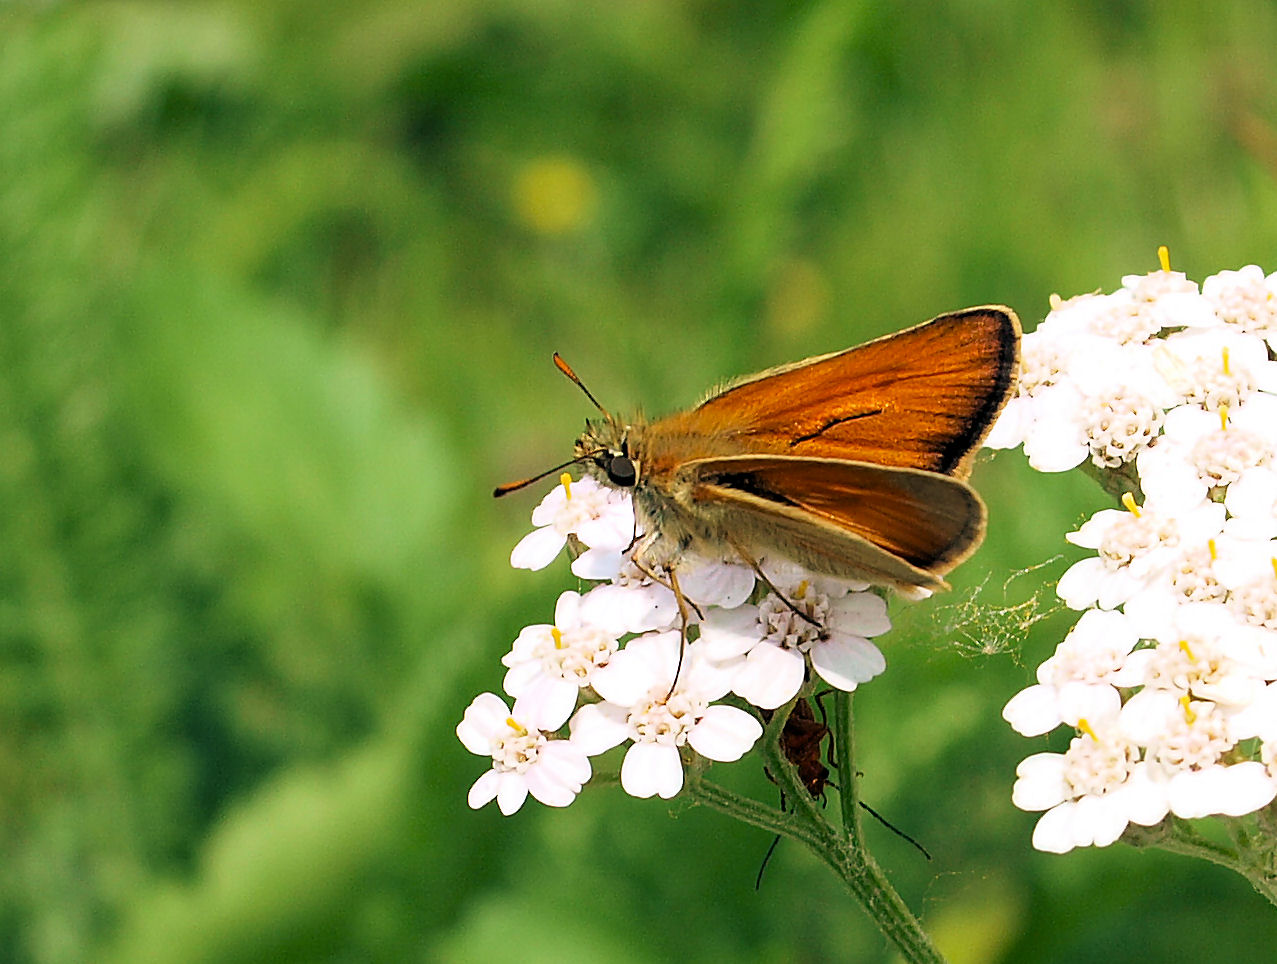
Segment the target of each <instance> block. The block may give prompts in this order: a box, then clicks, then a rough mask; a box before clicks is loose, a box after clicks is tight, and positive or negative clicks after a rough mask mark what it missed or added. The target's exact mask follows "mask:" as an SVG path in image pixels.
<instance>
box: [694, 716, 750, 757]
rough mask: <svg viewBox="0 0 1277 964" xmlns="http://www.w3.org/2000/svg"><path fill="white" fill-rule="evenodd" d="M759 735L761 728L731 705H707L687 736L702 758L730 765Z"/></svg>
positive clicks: (746, 751)
mask: <svg viewBox="0 0 1277 964" xmlns="http://www.w3.org/2000/svg"><path fill="white" fill-rule="evenodd" d="M762 735H763V727H762V725H761V724H760V723H759V722H758V721H757V720H756V719H754V718H753V717H752V716H750V715H749V714H748V713H746V712H745V711H744V710H741V709H737V708H736V707H734V706H711V707H709V708H708V709H707V710H706V711H705V713H704V715H703V716H702V717H701V718H700V720H699V721H698V722H697V724H696V725H695V726H694V727H692V731H691V732H690V733H689V734H688V735H687V742H688V743H690V744H691V746H692V749H693V750H695V751H696V752H697V753H699V754H700V755H701V756H703V757H708V758H709V759H711V760H719V761H721V762H723V763H730V762H731V761H732V760H739V759H740V758H741V757H742V756H744V755H745V754H746V753H748V752H749V750H750V748H751V747H753V745H754V744H755V743H756V742H757V741H758V738H759V737H760V736H762Z"/></svg>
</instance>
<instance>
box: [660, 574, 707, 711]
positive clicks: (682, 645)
mask: <svg viewBox="0 0 1277 964" xmlns="http://www.w3.org/2000/svg"><path fill="white" fill-rule="evenodd" d="M668 571H669V576H670V589H672V590H673V591H674V601H675V602H677V603H678V637H679V638H678V665H677V666H676V667H674V679H673V680H671V681H670V691H669V692H668V693H666V694H665V698H666V699H667V700H668V699H669V698H670V697H671V696H673V695H674V687H676V686H678V676H679V673H681V672H683V656H684V655H685V654H686V653H687V627H688V625H689V624H690V623H691V619H692V616H691V613H690V612H689V610H688V608H687V607H688V599H687V597H686V596H684V595H683V590H682V589H680V588H679V587H678V576H677V575H675V574H674V568H673V567H672V566H671V567H670V569H669V570H668ZM691 605H693V606H695V603H692V604H691ZM699 612H700V610H699V609H698V610H697V613H699ZM702 618H704V617H702Z"/></svg>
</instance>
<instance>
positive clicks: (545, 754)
mask: <svg viewBox="0 0 1277 964" xmlns="http://www.w3.org/2000/svg"><path fill="white" fill-rule="evenodd" d="M526 777H527V783H528V790H529V792H531V794H532V796H534V797H536V798H537V799H538V800H540V801H541V802H542V803H544V804H545V805H546V806H547V807H566V806H567V805H568V804H569V803H571V802H572V801H573V800H575V799H576V795H577V793H579V792H580V790H581V785H582V784H583V783H585V781H586V780H588V779H590V761H589V760H587V759H586V758H585V754H584V753H582V752H581V750H580V749H579V748H577V747H575V746H573V745H571V744H570V743H568V741H566V740H553V741H551V742H549V743H547V744H546V745H545V746H543V747H542V748H541V755H540V757H538V759H537V762H536V763H535V764H533V766H532V767H531V768H529V770H528V772H527V774H526Z"/></svg>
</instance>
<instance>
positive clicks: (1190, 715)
mask: <svg viewBox="0 0 1277 964" xmlns="http://www.w3.org/2000/svg"><path fill="white" fill-rule="evenodd" d="M1179 705H1180V706H1182V707H1184V722H1185V723H1195V722H1197V714H1196V713H1194V712H1193V707H1192V706H1191V705H1190V704H1189V702H1188V694H1187V693H1185V694H1184V695H1183V696H1181V697H1180V698H1179Z"/></svg>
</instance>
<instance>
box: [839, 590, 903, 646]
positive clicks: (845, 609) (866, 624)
mask: <svg viewBox="0 0 1277 964" xmlns="http://www.w3.org/2000/svg"><path fill="white" fill-rule="evenodd" d="M829 625H830V628H831V629H835V630H838V631H839V632H844V633H849V634H851V635H853V636H881V635H882V634H883V633H885V632H886V631H887V630H889V629H890V628H891V619H890V618H888V616H887V600H885V599H883V598H882V597H881V596H879V595H877V594H876V593H872V592H856V593H851V594H850V595H848V596H844V597H843V598H842V599H839V600H838V601H837V602H835V603H834V604H833V606H832V611H831V612H830V614H829Z"/></svg>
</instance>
